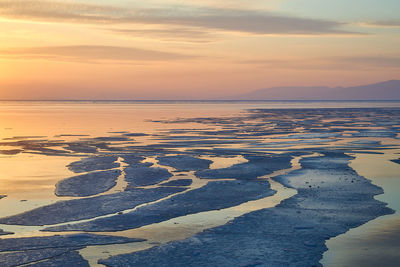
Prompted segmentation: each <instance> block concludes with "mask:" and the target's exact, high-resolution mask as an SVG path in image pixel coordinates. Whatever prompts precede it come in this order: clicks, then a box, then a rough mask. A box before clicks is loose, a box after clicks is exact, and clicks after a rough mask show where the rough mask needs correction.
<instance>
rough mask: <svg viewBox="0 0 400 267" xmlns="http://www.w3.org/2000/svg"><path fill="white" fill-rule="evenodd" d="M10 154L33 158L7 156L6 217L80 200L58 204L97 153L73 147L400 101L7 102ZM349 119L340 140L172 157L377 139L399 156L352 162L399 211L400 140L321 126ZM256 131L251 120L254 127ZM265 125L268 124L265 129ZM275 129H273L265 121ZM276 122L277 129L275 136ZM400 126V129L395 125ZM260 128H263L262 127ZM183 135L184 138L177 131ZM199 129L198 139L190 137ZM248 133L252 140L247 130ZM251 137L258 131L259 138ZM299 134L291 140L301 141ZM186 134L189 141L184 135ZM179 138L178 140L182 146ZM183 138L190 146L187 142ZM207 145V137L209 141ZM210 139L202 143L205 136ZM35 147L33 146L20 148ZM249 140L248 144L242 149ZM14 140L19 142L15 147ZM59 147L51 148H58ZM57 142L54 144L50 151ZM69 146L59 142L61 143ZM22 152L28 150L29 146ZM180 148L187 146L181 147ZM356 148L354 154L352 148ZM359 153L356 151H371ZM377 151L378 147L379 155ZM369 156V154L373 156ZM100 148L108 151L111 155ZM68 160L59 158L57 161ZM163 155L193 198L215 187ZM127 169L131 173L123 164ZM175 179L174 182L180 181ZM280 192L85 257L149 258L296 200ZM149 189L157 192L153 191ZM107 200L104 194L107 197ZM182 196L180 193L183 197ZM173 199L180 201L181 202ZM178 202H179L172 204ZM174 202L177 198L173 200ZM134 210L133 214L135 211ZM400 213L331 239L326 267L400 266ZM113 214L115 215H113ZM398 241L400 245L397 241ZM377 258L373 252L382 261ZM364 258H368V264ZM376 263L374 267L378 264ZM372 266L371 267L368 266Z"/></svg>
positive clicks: (175, 222)
mask: <svg viewBox="0 0 400 267" xmlns="http://www.w3.org/2000/svg"><path fill="white" fill-rule="evenodd" d="M0 104H1V105H0V123H1V128H0V139H3V140H2V142H0V143H1V144H0V150H3V151H10V150H14V149H20V150H23V152H22V153H17V154H15V155H9V154H7V155H4V153H3V155H0V173H1V176H0V195H7V197H6V198H3V199H1V200H0V217H6V216H10V215H15V214H18V213H21V212H24V211H28V210H31V209H33V208H36V207H40V206H44V205H48V204H51V203H54V202H55V201H57V200H68V199H73V198H71V197H62V198H60V197H57V196H55V195H54V189H55V184H56V183H57V182H58V181H59V180H61V179H64V178H67V177H71V176H74V175H77V174H75V173H73V172H71V171H70V170H69V169H68V168H67V167H66V166H67V165H68V164H69V163H71V162H73V161H77V160H80V159H81V158H85V157H87V156H90V155H92V153H90V152H76V153H75V152H74V153H69V154H64V152H65V151H67V148H66V147H65V143H63V142H86V141H85V140H86V139H87V138H96V137H110V136H111V137H119V136H121V134H122V135H123V134H124V133H128V132H129V133H146V134H150V135H149V136H133V137H131V138H130V139H129V140H127V141H112V142H110V147H112V148H124V147H127V146H147V145H154V144H155V145H157V144H161V145H162V144H164V143H163V142H165V141H166V140H167V141H168V142H172V141H174V140H175V139H177V140H181V141H182V140H183V141H185V138H186V139H188V136H191V135H193V136H194V137H193V138H196V137H199V135H200V134H199V133H198V132H196V131H200V132H201V131H208V132H210V133H212V132H214V131H220V130H226V129H229V127H228V126H225V125H223V124H222V125H221V124H218V123H213V122H211V123H209V124H207V123H202V122H194V121H188V122H183V121H182V122H179V121H178V122H174V123H160V122H159V121H163V122H168V121H170V120H175V119H176V118H180V119H181V120H182V119H185V118H199V117H200V118H210V117H218V118H232V117H240V116H242V115H243V114H244V113H246V109H259V108H268V109H304V108H341V109H343V108H359V107H368V108H371V107H400V102H391V101H384V102H379V101H375V102H374V101H373V102H368V101H362V102H355V101H350V102H347V101H336V102H335V101H325V102H318V101H297V102H296V101H250V102H246V101H236V102H235V101H216V102H215V101H214V102H202V101H194V102H187V101H177V102H174V101H153V102H151V101H150V102H149V101H137V102H135V101H127V102H124V101H122V102H121V101H116V102H101V101H100V102H0ZM303 119H307V118H298V117H297V118H296V119H293V121H302V120H303ZM339 121H345V123H348V124H349V125H347V124H346V125H345V126H335V125H333V126H331V129H335V128H338V127H339V128H340V127H341V128H344V129H346V128H349V131H348V132H345V134H343V136H341V137H334V136H329V135H324V134H317V135H315V136H314V135H312V136H310V137H308V136H304V134H303V133H302V132H303V130H304V129H302V128H296V129H295V132H293V133H292V134H298V135H297V136H296V135H293V136H289V137H288V134H285V133H283V134H282V133H277V134H273V135H268V136H263V137H261V138H258V137H257V136H247V137H243V139H238V138H237V137H236V136H234V137H232V136H230V135H229V134H227V135H222V137H223V138H226V139H227V140H231V141H232V142H231V143H221V144H218V143H216V144H211V145H208V144H201V143H195V144H193V145H188V146H176V147H175V146H174V145H172V146H171V148H170V151H169V152H168V153H167V154H170V155H173V154H174V152H173V151H178V152H179V151H181V152H182V151H192V150H193V151H194V150H196V149H218V148H229V149H246V151H255V152H264V153H277V154H279V153H285V152H288V151H296V150H301V149H308V150H309V151H313V150H316V149H321V148H330V147H336V148H346V149H349V150H352V149H353V148H351V147H350V146H349V143H350V142H353V141H355V140H357V141H360V140H361V141H362V142H364V143H365V145H364V146H367V147H368V146H369V145H370V143H368V142H371V141H380V142H382V144H384V145H388V146H390V147H389V148H391V149H389V150H385V149H379V148H375V149H372V150H371V151H372V152H379V153H383V155H375V154H360V153H354V152H357V151H353V153H352V152H351V151H350V152H349V154H351V155H355V156H356V159H355V160H353V162H352V164H351V167H353V168H354V169H355V170H356V171H357V172H358V173H359V174H360V175H362V176H365V177H367V178H368V179H371V180H372V181H373V183H374V184H376V185H378V186H381V187H382V188H383V189H384V191H385V193H384V194H383V195H380V196H377V197H376V199H378V200H381V201H384V202H387V203H389V207H390V208H392V209H395V210H396V211H400V198H399V197H398V194H397V192H398V190H400V177H398V176H399V175H398V174H399V173H400V164H396V163H393V162H390V161H389V160H390V159H396V158H399V157H400V155H399V154H398V153H399V152H400V150H398V149H393V147H392V146H398V145H399V144H400V142H399V140H398V139H394V138H388V137H385V136H381V137H369V136H365V137H360V138H356V139H355V138H350V137H351V134H352V133H354V132H355V131H356V130H357V129H361V130H362V129H369V130H371V129H375V130H380V129H384V127H383V126H376V127H375V126H373V125H371V124H368V125H365V126H363V125H362V123H360V124H357V122H354V123H353V122H352V120H347V121H346V120H342V119H341V118H334V119H324V120H321V121H319V122H318V123H317V124H318V125H319V123H321V122H324V123H329V122H339ZM249 123H251V122H249ZM258 123H259V122H258ZM263 123H264V124H268V123H269V122H268V121H263ZM276 126H277V125H276V123H273V124H271V126H270V128H271V129H274V127H276ZM393 126H395V125H393ZM255 127H256V126H255ZM180 129H183V130H185V129H186V130H185V131H183V132H182V133H176V132H175V131H178V132H179V130H180ZM187 129H191V130H193V133H190V131H187ZM245 133H248V132H245ZM250 133H251V131H250ZM292 134H291V135H292ZM181 135H182V136H183V137H181ZM174 138H175V139H174ZM182 138H183V139H182ZM204 138H205V137H204ZM207 138H210V139H204V140H223V139H220V138H221V136H215V137H213V136H211V137H210V136H209V137H207ZM200 139H201V138H200ZM35 140H37V142H39V143H41V144H46V148H51V149H55V150H57V151H56V152H54V151H53V152H52V151H47V150H41V149H42V147H40V146H39V147H37V146H36V143H35V142H36V141H35ZM20 141H23V142H27V143H28V145H25V144H21V143H15V142H20ZM239 141H240V142H239ZM12 142H14V143H13V144H12ZM52 142H53V143H54V144H51V143H52ZM49 143H50V146H48V147H47V145H48V144H49ZM58 143H59V144H58ZM20 144H21V145H20ZM177 144H178V143H177ZM349 147H350V148H349ZM360 147H361V146H355V147H354V149H353V150H356V149H361V148H360ZM372 148H373V147H372ZM363 149H365V147H364V148H363ZM106 151H107V150H104V151H103V149H101V148H99V149H98V152H99V153H102V152H106ZM57 153H59V154H57ZM155 158H156V157H155V156H148V157H147V158H146V160H145V161H146V162H152V163H154V166H155V167H165V168H167V169H168V170H169V171H170V172H172V173H174V174H182V175H184V176H179V178H191V179H192V180H193V184H192V185H191V186H190V187H189V189H190V190H193V189H196V188H200V187H202V186H204V185H205V184H206V183H207V180H203V179H199V178H197V177H195V176H194V174H193V172H180V173H179V172H176V170H175V169H173V168H171V167H166V166H161V165H158V163H157V161H156V159H155ZM200 158H203V159H209V160H211V161H213V163H212V164H211V165H210V169H218V168H226V167H229V166H232V165H234V164H239V163H244V162H247V160H246V159H245V158H243V156H241V155H230V156H226V155H212V154H210V153H209V152H206V153H205V154H203V155H201V156H200ZM299 159H300V157H296V158H295V160H293V161H292V168H291V169H289V170H279V171H277V172H274V173H273V174H272V175H268V177H260V178H265V179H269V178H270V177H273V176H276V175H280V174H284V173H286V172H288V171H291V170H294V169H297V168H299V164H298V160H299ZM119 163H120V164H121V170H123V167H124V166H126V165H125V163H123V162H121V159H119ZM177 177H178V176H173V177H171V178H170V179H169V180H174V179H177ZM269 181H270V183H271V187H272V188H273V189H274V190H276V191H277V192H278V193H277V194H275V195H274V196H271V197H266V198H264V199H259V200H255V201H249V202H247V203H244V204H241V205H238V206H234V207H230V208H226V209H222V210H217V211H215V210H214V211H207V212H201V213H196V214H191V215H187V216H183V217H178V218H174V219H171V220H167V221H164V222H161V223H155V224H151V225H147V226H143V227H140V228H136V229H131V230H127V231H120V232H107V233H104V234H110V235H120V236H129V237H138V238H146V239H148V241H147V242H142V243H131V244H124V245H108V246H92V247H87V248H85V249H83V250H81V251H80V253H81V255H83V256H84V258H85V259H87V260H89V262H90V264H91V266H100V265H99V264H97V260H98V259H101V258H107V257H109V256H110V255H118V254H121V253H128V252H132V251H137V250H143V249H145V248H148V247H152V246H154V245H156V244H160V243H165V242H169V241H173V240H179V239H184V238H187V237H190V236H192V235H194V234H196V233H198V232H201V231H203V230H205V229H208V228H212V227H215V226H219V225H223V224H225V223H227V222H228V221H230V220H232V219H233V218H235V217H237V216H240V215H242V214H245V213H248V212H251V211H255V210H259V209H263V208H268V207H273V206H275V205H277V204H279V203H280V202H281V201H282V200H284V199H286V198H289V197H291V196H293V194H295V193H296V192H295V191H294V190H293V189H288V188H286V187H284V186H282V185H281V184H279V183H277V182H274V181H273V180H269ZM126 186H127V183H126V181H124V172H123V173H122V175H121V176H120V177H119V179H118V181H117V186H116V187H114V188H112V189H111V190H109V191H107V192H105V193H101V194H111V193H115V192H119V191H121V190H124V188H125V187H126ZM147 187H148V188H152V187H156V186H147ZM101 194H100V195H101ZM178 194H179V193H178ZM171 196H172V195H171ZM171 196H169V197H171ZM167 198H168V197H167ZM127 211H129V210H126V211H124V212H127ZM398 214H399V212H397V213H396V214H394V215H389V216H383V217H380V218H377V219H375V220H373V221H370V222H368V223H367V224H365V225H363V226H360V227H358V228H355V229H352V230H350V231H349V232H348V233H346V234H343V235H341V236H339V237H336V238H333V239H331V240H330V241H328V243H327V245H328V248H329V251H328V252H327V253H325V255H324V259H323V260H322V263H323V264H324V265H326V266H359V265H363V266H376V264H375V265H374V264H372V263H376V262H375V261H373V260H375V259H377V260H379V262H380V263H385V264H384V265H385V266H389V265H391V264H392V265H393V264H394V263H399V262H400V259H399V258H398V256H397V254H396V253H395V251H396V249H397V251H398V249H400V247H399V243H398V240H400V238H398V237H400V217H399V215H398ZM107 216H109V215H107ZM43 228H44V227H37V226H33V227H28V226H8V225H0V229H3V230H10V231H14V232H15V233H16V234H15V235H10V236H4V237H3V238H12V237H15V236H18V237H21V236H42V235H54V234H55V233H45V232H40V231H39V230H40V229H43ZM396 240H397V241H396ZM372 252H373V253H372ZM356 255H360V256H359V257H358V256H357V257H356ZM367 263H370V264H369V265H368V264H367ZM366 264H367V265H366ZM393 266H395V265H393Z"/></svg>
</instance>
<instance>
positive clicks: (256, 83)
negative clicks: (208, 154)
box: [0, 0, 400, 100]
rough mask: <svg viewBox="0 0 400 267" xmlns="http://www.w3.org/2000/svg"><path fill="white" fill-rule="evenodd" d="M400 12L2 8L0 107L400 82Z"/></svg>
mask: <svg viewBox="0 0 400 267" xmlns="http://www.w3.org/2000/svg"><path fill="white" fill-rule="evenodd" d="M399 11H400V1H398V0H351V1H348V0H335V1H332V0H230V1H225V0H202V1H195V0H146V1H137V0H129V1H128V0H116V1H105V0H97V1H95V0H57V1H53V0H0V99H38V100H42V99H43V100H55V99H61V100H63V99H68V100H69V99H71V100H75V99H93V100H96V99H112V100H113V99H132V100H134V99H213V98H216V99H218V98H226V96H229V95H236V94H242V93H245V92H249V91H253V90H257V89H260V88H269V87H276V86H322V85H324V86H355V85H363V84H368V83H374V82H380V81H384V80H391V79H400V49H399V47H400V12H399Z"/></svg>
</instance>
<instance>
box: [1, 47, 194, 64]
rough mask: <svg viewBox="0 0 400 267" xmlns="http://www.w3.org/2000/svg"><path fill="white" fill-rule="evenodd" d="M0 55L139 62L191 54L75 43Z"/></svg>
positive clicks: (25, 49)
mask: <svg viewBox="0 0 400 267" xmlns="http://www.w3.org/2000/svg"><path fill="white" fill-rule="evenodd" d="M0 57H3V58H14V59H32V58H36V59H37V58H42V59H50V60H57V61H79V62H82V61H83V62H89V63H99V62H103V61H114V62H120V63H141V62H146V61H166V60H178V59H186V58H190V57H191V56H188V55H183V54H178V53H167V52H161V51H154V50H145V49H138V48H130V47H119V46H99V45H77V46H49V47H29V48H9V49H2V50H0Z"/></svg>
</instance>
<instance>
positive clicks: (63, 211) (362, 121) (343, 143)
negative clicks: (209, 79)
mask: <svg viewBox="0 0 400 267" xmlns="http://www.w3.org/2000/svg"><path fill="white" fill-rule="evenodd" d="M367 104H368V105H367ZM367 104H366V103H365V102H360V103H358V102H334V103H324V102H311V103H308V102H298V103H296V102H285V103H281V102H241V101H239V102H229V101H226V102H204V103H202V102H201V103H197V102H193V103H187V102H182V103H179V102H178V103H176V102H168V101H166V102H162V103H161V102H154V103H153V102H150V103H149V102H145V103H142V102H122V103H121V102H110V103H85V102H84V103H75V102H48V103H40V104H37V103H29V102H28V103H25V104H24V105H22V104H20V103H17V102H12V103H11V102H10V103H7V105H8V106H7V105H4V106H3V107H1V108H0V118H7V119H8V120H4V121H6V124H5V125H4V126H3V127H4V128H5V129H7V130H4V131H3V132H4V133H2V136H1V137H2V140H1V141H0V146H2V147H0V149H1V150H2V151H12V153H11V152H10V153H2V154H1V155H0V172H1V173H3V176H2V177H1V178H0V266H20V265H26V266H349V265H347V264H349V263H350V262H352V263H353V266H356V265H357V264H356V265H354V263H360V264H361V263H363V266H372V265H368V264H367V265H364V264H365V263H368V257H369V256H368V253H366V254H365V255H363V259H362V261H361V260H357V257H358V256H357V255H358V254H360V253H359V252H358V248H359V247H362V248H363V249H367V250H368V249H371V250H373V249H374V247H373V245H372V243H373V242H371V246H370V247H368V245H365V244H366V243H365V242H362V243H361V241H359V242H358V243H357V240H367V239H368V238H369V237H370V236H374V238H375V240H376V239H377V236H380V234H381V236H384V237H385V239H384V241H381V242H380V247H379V249H381V250H382V251H384V250H385V246H386V250H389V249H391V250H393V249H394V250H396V249H397V251H398V250H400V242H398V241H397V238H396V237H397V236H399V235H400V224H398V223H396V222H397V218H398V217H396V216H397V214H398V211H399V209H400V207H399V205H398V203H399V202H400V198H399V197H398V196H396V193H393V192H398V191H396V190H400V188H394V187H397V186H399V185H400V184H399V183H398V181H399V180H400V164H399V158H400V102H382V103H379V102H371V103H367ZM33 111H35V112H33ZM49 111H51V112H53V114H52V115H51V116H49ZM29 114H34V115H29ZM30 116H32V117H30ZM21 118H24V119H25V120H23V119H21ZM39 118H40V119H39ZM35 123H36V124H35ZM49 125H50V126H49ZM367 159H368V160H367ZM371 162H375V165H374V168H373V169H368V168H369V165H373V164H372V163H371ZM387 166H389V167H387ZM389 172H390V173H391V175H390V179H389V178H387V177H388V173H389ZM379 177H386V179H381V180H379ZM388 185H389V186H388ZM385 218H390V219H391V222H394V223H391V224H389V223H388V220H385ZM369 225H373V226H374V227H372V226H371V227H369ZM377 225H378V226H379V227H377ZM360 229H361V230H360ZM377 229H379V231H381V233H380V232H379V231H378V230H377ZM389 230H390V233H391V234H392V237H393V238H390V237H388V236H387V235H385V233H387V231H389ZM344 239H345V240H346V241H340V240H344ZM336 240H339V241H336ZM340 242H342V243H340ZM337 244H345V245H346V246H347V249H346V251H344V250H341V249H340V245H337ZM349 244H351V245H349ZM345 245H343V246H345ZM365 246H367V247H365ZM371 255H373V254H371ZM344 257H346V259H348V260H347V261H344V260H339V259H342V258H344ZM371 257H372V256H371ZM374 257H376V255H375V256H374ZM383 258H384V259H382V262H385V266H398V265H399V264H400V257H396V256H393V255H388V256H386V257H383ZM350 259H351V260H350ZM370 262H373V261H370Z"/></svg>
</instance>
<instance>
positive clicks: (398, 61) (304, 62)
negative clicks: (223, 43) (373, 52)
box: [237, 56, 400, 70]
mask: <svg viewBox="0 0 400 267" xmlns="http://www.w3.org/2000/svg"><path fill="white" fill-rule="evenodd" d="M237 63H241V64H248V65H256V66H259V67H262V68H275V69H277V68H278V69H308V70H323V69H325V70H331V69H343V68H352V69H355V68H357V69H380V68H382V69H385V68H386V69H400V57H395V56H393V57H390V56H353V57H334V58H333V57H332V58H330V57H327V58H305V59H293V60H279V59H264V60H243V61H239V62H237Z"/></svg>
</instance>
